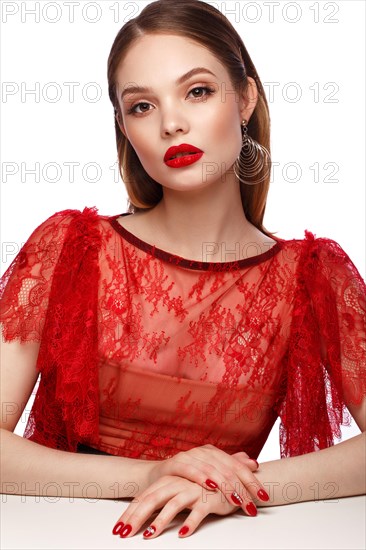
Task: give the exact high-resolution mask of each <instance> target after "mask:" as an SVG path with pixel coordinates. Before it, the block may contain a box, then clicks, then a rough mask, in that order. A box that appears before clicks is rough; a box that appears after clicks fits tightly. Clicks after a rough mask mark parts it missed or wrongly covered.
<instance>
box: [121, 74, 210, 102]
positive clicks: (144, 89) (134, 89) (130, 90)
mask: <svg viewBox="0 0 366 550" xmlns="http://www.w3.org/2000/svg"><path fill="white" fill-rule="evenodd" d="M198 73H200V74H202V73H206V74H210V75H212V76H214V77H215V78H217V77H216V75H215V74H214V73H213V72H212V71H210V70H209V69H206V68H205V67H195V68H194V69H191V70H190V71H188V72H187V73H185V74H184V75H182V76H180V77H179V78H178V79H177V80H176V81H175V85H176V86H179V85H180V84H183V82H185V81H186V80H188V79H189V78H191V77H192V76H195V75H196V74H198ZM149 92H152V88H150V87H148V86H137V85H136V84H131V85H130V86H127V87H126V88H125V89H124V90H123V92H122V94H121V99H123V98H124V97H125V95H127V94H135V93H144V94H146V93H149Z"/></svg>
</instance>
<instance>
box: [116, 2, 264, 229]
mask: <svg viewBox="0 0 366 550" xmlns="http://www.w3.org/2000/svg"><path fill="white" fill-rule="evenodd" d="M154 33H155V34H158V33H159V34H174V35H180V36H184V37H186V38H188V39H191V40H194V41H195V42H197V43H198V44H200V45H202V46H204V47H206V48H207V49H208V50H209V51H210V52H211V53H212V54H213V55H214V56H215V57H216V58H217V59H218V60H219V61H220V62H221V63H222V64H223V65H224V66H225V67H226V69H227V71H228V73H229V76H230V80H231V85H232V86H233V87H234V89H235V90H236V91H238V92H239V91H244V92H245V90H246V89H247V87H248V85H249V81H248V79H247V76H250V77H252V78H253V79H254V80H255V83H256V85H257V90H258V101H257V104H256V107H255V109H254V111H253V113H252V116H251V117H250V120H249V123H248V135H249V136H251V137H252V138H253V139H254V140H256V141H257V142H258V143H260V144H261V145H263V146H264V147H266V149H267V150H268V151H269V153H270V117H269V111H268V104H267V99H266V96H265V93H264V90H263V86H262V83H261V81H260V79H259V77H258V74H257V71H256V69H255V67H254V65H253V62H252V60H251V58H250V56H249V54H248V52H247V50H246V48H245V46H244V43H243V41H242V39H241V38H240V36H239V34H238V33H237V32H236V30H235V29H234V27H233V26H232V25H231V23H230V21H229V20H228V19H227V18H226V17H225V16H224V15H223V14H222V13H221V12H220V11H219V10H217V9H216V8H214V7H213V6H211V5H209V4H206V3H205V2H201V1H200V0H184V1H182V2H172V0H157V1H156V2H152V3H151V4H148V5H147V6H146V7H145V8H144V9H143V10H142V11H141V13H140V14H139V15H138V16H137V17H135V18H134V19H131V20H130V21H128V22H127V23H126V24H125V25H124V26H123V27H122V28H121V29H120V31H119V32H118V34H117V36H116V38H115V40H114V42H113V45H112V49H111V51H110V54H109V58H108V91H109V97H110V100H111V102H112V104H113V107H114V109H115V114H117V113H118V115H119V118H120V120H122V115H121V111H120V106H119V103H118V98H117V86H116V71H117V69H118V66H119V64H120V63H121V61H122V60H123V58H124V56H125V55H126V53H127V51H128V49H129V47H130V46H131V45H132V43H133V42H134V41H135V40H137V39H138V38H140V37H141V36H143V35H144V34H154ZM115 130H116V141H117V152H118V162H119V172H120V175H121V177H122V179H123V181H124V183H125V185H126V189H127V193H128V196H129V208H128V211H129V212H133V213H134V212H138V211H142V210H146V209H149V208H153V207H154V206H156V204H157V203H158V202H159V201H160V200H161V198H162V197H163V188H162V185H161V184H160V183H158V182H156V181H155V180H154V179H152V178H151V177H150V176H149V175H148V174H147V172H146V171H145V169H144V168H143V166H142V164H141V162H140V160H139V158H138V156H137V154H136V152H135V150H134V149H133V147H132V146H131V144H130V143H129V141H128V140H127V139H126V137H125V136H124V134H123V133H122V132H121V129H120V127H119V125H118V121H117V120H116V119H115ZM270 168H271V162H269V164H268V163H267V164H266V165H265V166H264V167H263V169H262V171H261V172H259V173H258V174H257V175H256V176H255V177H253V179H252V181H251V182H250V184H243V183H242V182H240V193H241V199H242V203H243V209H244V212H245V216H246V218H247V219H248V221H250V222H251V223H252V224H253V225H254V226H255V227H257V228H258V229H259V230H260V231H262V232H263V233H265V234H266V235H267V236H269V237H271V238H272V237H273V234H272V233H270V232H269V231H268V230H266V229H265V228H264V227H263V224H262V222H263V216H264V212H265V207H266V200H267V194H268V190H269V183H270Z"/></svg>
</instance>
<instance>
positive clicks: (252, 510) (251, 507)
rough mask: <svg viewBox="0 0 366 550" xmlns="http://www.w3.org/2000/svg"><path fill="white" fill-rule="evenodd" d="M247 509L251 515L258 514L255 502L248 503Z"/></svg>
mask: <svg viewBox="0 0 366 550" xmlns="http://www.w3.org/2000/svg"><path fill="white" fill-rule="evenodd" d="M246 509H247V512H248V514H250V515H251V516H256V515H257V508H256V507H255V506H254V504H253V502H249V504H247V505H246Z"/></svg>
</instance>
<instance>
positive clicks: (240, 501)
mask: <svg viewBox="0 0 366 550" xmlns="http://www.w3.org/2000/svg"><path fill="white" fill-rule="evenodd" d="M230 496H231V500H232V501H233V502H234V504H236V505H237V506H241V505H242V504H243V499H242V498H241V496H240V495H239V493H237V492H236V491H234V492H233V493H232V494H231V495H230Z"/></svg>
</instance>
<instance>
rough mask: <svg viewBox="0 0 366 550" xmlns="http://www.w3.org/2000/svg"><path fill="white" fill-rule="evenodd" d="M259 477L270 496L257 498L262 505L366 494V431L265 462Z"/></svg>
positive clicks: (260, 468) (259, 471) (259, 504)
mask: <svg viewBox="0 0 366 550" xmlns="http://www.w3.org/2000/svg"><path fill="white" fill-rule="evenodd" d="M255 476H256V477H257V478H258V480H259V481H260V482H261V483H263V485H264V486H265V487H266V489H267V492H268V494H269V496H270V500H269V501H268V502H262V501H259V500H257V499H255V504H256V506H259V507H262V506H279V505H282V504H292V503H296V502H305V501H309V500H328V499H337V498H342V497H349V496H355V495H363V494H366V432H363V433H361V434H359V435H357V436H355V437H352V438H350V439H348V440H347V441H343V442H342V443H338V444H336V445H334V446H332V447H329V448H327V449H322V450H321V451H316V452H312V453H309V454H306V455H301V456H296V457H291V458H283V459H281V460H272V461H269V462H262V463H260V465H259V469H258V470H257V471H256V472H255Z"/></svg>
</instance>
